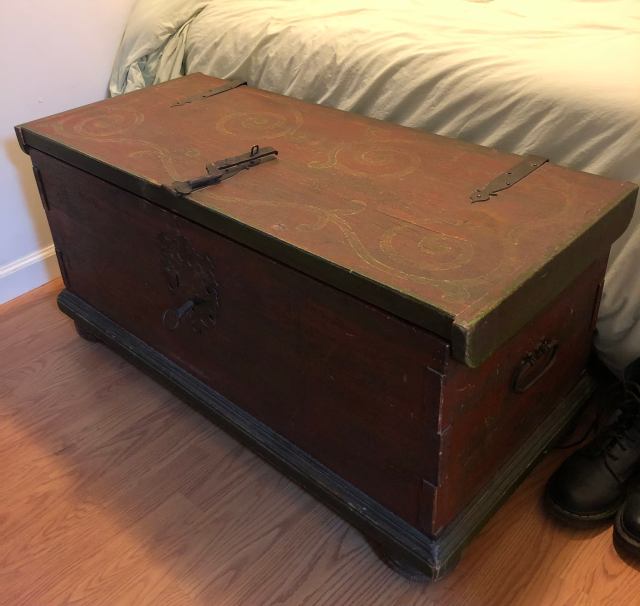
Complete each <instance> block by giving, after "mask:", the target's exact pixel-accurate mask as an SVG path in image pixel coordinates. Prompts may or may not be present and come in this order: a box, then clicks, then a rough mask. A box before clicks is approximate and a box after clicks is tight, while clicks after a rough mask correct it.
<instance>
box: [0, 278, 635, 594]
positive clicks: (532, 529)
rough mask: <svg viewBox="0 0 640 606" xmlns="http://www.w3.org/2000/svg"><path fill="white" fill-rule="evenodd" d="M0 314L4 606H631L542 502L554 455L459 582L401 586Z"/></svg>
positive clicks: (203, 436) (615, 567)
mask: <svg viewBox="0 0 640 606" xmlns="http://www.w3.org/2000/svg"><path fill="white" fill-rule="evenodd" d="M60 288H61V285H60V283H59V282H56V283H54V284H53V285H52V286H51V287H49V288H46V289H44V290H41V291H40V292H36V293H34V294H32V295H28V296H27V297H26V298H22V299H21V300H19V301H18V302H12V303H11V304H10V305H5V306H3V307H2V308H0V419H1V420H2V422H1V423H0V587H1V588H2V591H0V604H2V605H3V606H5V605H6V606H21V605H24V606H33V605H34V604H35V605H37V606H57V605H61V604H69V603H73V604H78V605H83V606H84V605H87V606H94V605H96V604H105V605H106V604H108V605H120V604H122V605H130V604H136V605H138V604H141V605H147V604H148V605H152V604H153V605H154V606H156V605H162V606H177V605H180V606H182V605H185V606H186V605H189V606H192V605H198V606H200V605H202V606H212V605H215V606H262V605H266V604H285V605H290V606H300V605H302V604H304V605H307V604H308V605H314V606H320V605H322V606H390V605H399V606H400V605H401V606H434V605H450V604H455V605H456V606H502V605H504V606H512V605H515V606H540V605H544V606H577V605H591V604H594V605H595V604H597V605H611V606H614V605H618V604H630V605H631V604H635V603H636V596H637V595H638V594H640V575H638V570H637V568H636V567H634V565H632V564H631V563H628V562H625V561H623V560H621V559H620V558H619V557H618V555H617V554H616V553H615V552H614V550H613V547H612V544H611V531H610V528H608V527H602V528H598V529H595V530H592V531H586V532H585V531H582V532H581V531H577V530H568V529H565V528H563V527H560V526H558V525H557V524H556V523H555V522H554V521H552V520H550V519H548V518H547V517H546V516H545V515H544V514H543V512H542V510H541V507H540V494H541V491H542V488H543V486H544V482H545V481H546V478H547V477H548V475H549V473H551V471H552V470H553V469H554V467H555V466H556V465H557V464H558V462H559V461H560V460H561V458H562V457H563V456H565V455H566V454H567V451H555V452H553V453H551V454H550V455H549V456H548V457H547V458H546V459H544V460H543V461H542V463H541V464H540V465H539V466H538V467H537V469H536V470H535V471H534V473H533V474H532V475H531V476H530V477H529V478H528V479H527V480H526V481H525V482H524V483H523V484H522V485H521V487H520V488H519V489H518V490H517V491H516V492H515V493H514V495H513V496H512V497H511V498H510V499H509V500H508V501H507V503H506V504H505V505H504V506H503V507H502V509H501V510H500V511H499V512H498V513H497V514H496V515H495V516H494V517H493V519H492V520H491V521H490V522H489V523H488V524H487V526H486V527H485V528H484V530H483V531H482V533H481V534H480V535H479V537H478V538H477V539H476V540H474V541H473V542H472V544H471V545H470V546H469V548H468V549H467V551H466V553H465V556H464V557H463V559H462V561H461V563H460V564H459V566H458V567H457V568H456V569H455V570H454V571H453V572H452V574H451V575H450V576H448V577H446V578H445V579H443V580H442V581H441V582H439V583H437V584H435V585H427V586H422V585H419V584H416V583H412V582H410V581H406V580H404V579H402V578H400V577H398V576H397V575H396V574H395V573H393V572H392V571H390V570H389V569H387V568H386V567H385V566H384V565H383V564H381V563H380V562H379V560H378V559H377V558H376V557H375V556H374V555H373V554H372V552H371V551H370V550H369V548H368V546H367V545H366V544H365V542H364V540H363V539H362V538H361V537H360V536H359V535H358V533H357V532H355V531H354V530H353V529H351V528H350V527H349V526H347V525H346V524H345V523H344V522H342V521H341V520H340V519H339V518H337V517H336V516H335V515H333V514H332V513H331V512H329V511H328V510H327V509H326V508H325V507H323V506H322V505H320V504H319V503H317V502H316V501H315V500H314V499H312V498H311V497H310V496H308V495H307V494H305V493H304V492H303V491H302V490H300V489H298V488H297V487H296V486H295V485H293V484H292V483H290V482H289V481H287V480H286V479H284V478H283V477H282V476H281V475H279V474H278V473H277V472H275V471H274V470H273V469H272V468H271V467H269V466H268V465H267V464H265V463H264V462H262V461H261V460H259V459H258V458H257V457H255V456H254V455H252V454H251V453H250V452H249V451H248V450H247V449H245V448H242V447H240V446H239V445H238V444H237V443H236V442H234V441H233V440H231V439H230V438H229V437H227V436H226V435H225V434H224V433H222V432H221V431H219V430H217V429H216V428H215V427H214V426H213V425H211V424H210V423H209V422H208V421H207V420H206V419H204V418H202V417H201V416H200V415H198V414H197V413H195V412H194V411H192V410H191V409H190V408H188V407H186V406H184V404H183V403H182V402H179V401H178V400H176V399H175V398H174V397H173V396H171V395H170V394H169V393H167V392H166V391H165V390H164V389H162V388H161V387H159V386H158V385H157V384H156V383H155V382H154V381H152V380H150V379H148V378H147V377H145V376H144V375H143V374H141V373H140V372H138V371H137V370H135V369H134V368H133V367H131V366H130V365H128V364H127V363H125V362H123V361H122V360H121V359H120V358H119V357H117V356H116V355H114V354H112V353H111V352H110V351H109V350H107V349H106V348H104V347H102V346H101V345H99V344H90V343H87V342H86V341H83V340H82V339H80V338H79V337H78V336H77V335H76V333H75V330H74V328H73V323H72V322H71V321H69V320H68V319H66V318H65V317H64V316H62V314H60V312H59V311H58V310H57V309H56V306H55V300H54V292H55V291H57V290H59V289H60Z"/></svg>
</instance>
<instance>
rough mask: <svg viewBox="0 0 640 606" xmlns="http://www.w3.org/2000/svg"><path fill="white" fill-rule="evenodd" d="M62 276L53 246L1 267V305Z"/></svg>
mask: <svg viewBox="0 0 640 606" xmlns="http://www.w3.org/2000/svg"><path fill="white" fill-rule="evenodd" d="M59 275H60V269H59V268H58V260H57V258H56V251H55V248H54V246H53V244H50V245H49V246H46V247H45V248H41V249H40V250H37V251H36V252H33V253H31V254H29V255H26V256H24V257H22V258H20V259H17V260H15V261H12V262H11V263H7V264H6V265H3V266H2V267H0V304H2V303H6V302H7V301H10V300H11V299H15V298H16V297H19V296H20V295H22V294H24V293H26V292H29V291H30V290H33V289H34V288H37V287H38V286H42V285H43V284H45V283H46V282H49V281H50V280H53V279H54V278H56V277H57V276H59Z"/></svg>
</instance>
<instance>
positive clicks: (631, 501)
mask: <svg viewBox="0 0 640 606" xmlns="http://www.w3.org/2000/svg"><path fill="white" fill-rule="evenodd" d="M613 540H614V543H615V545H616V547H617V548H618V549H621V550H623V551H624V552H626V553H628V554H630V555H632V556H635V557H636V558H640V482H634V483H633V486H632V487H631V488H630V489H629V492H628V494H627V498H626V499H625V501H624V504H623V505H622V507H621V508H620V509H619V510H618V515H617V516H616V522H615V524H614V526H613Z"/></svg>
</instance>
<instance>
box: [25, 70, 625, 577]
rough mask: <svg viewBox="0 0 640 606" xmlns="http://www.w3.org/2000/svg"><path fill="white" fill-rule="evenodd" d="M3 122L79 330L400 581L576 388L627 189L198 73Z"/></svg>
mask: <svg viewBox="0 0 640 606" xmlns="http://www.w3.org/2000/svg"><path fill="white" fill-rule="evenodd" d="M16 131H17V136H18V138H19V140H20V143H21V145H22V146H23V149H24V150H25V151H26V152H27V153H29V154H30V155H31V158H32V161H33V165H34V172H35V176H36V180H37V182H38V186H39V189H40V194H41V196H42V202H43V205H44V208H45V210H46V213H47V217H48V220H49V224H50V226H51V232H52V234H53V239H54V243H55V247H56V251H57V254H58V259H59V262H60V267H61V271H62V275H63V278H64V282H65V290H64V291H63V292H62V293H61V295H60V297H59V304H60V307H61V309H62V310H63V311H64V312H65V313H67V314H69V315H70V316H71V317H72V318H73V319H74V320H75V321H76V325H77V327H78V330H79V332H80V334H81V335H83V336H85V337H88V338H94V339H97V340H100V341H103V342H104V343H106V344H107V345H109V346H111V347H113V348H114V349H115V350H117V351H119V352H121V353H122V354H124V355H125V356H127V357H128V358H129V359H130V360H132V361H133V362H135V363H136V364H139V365H140V366H141V367H142V368H144V369H146V370H148V371H150V372H151V373H153V374H154V375H155V376H156V377H157V378H159V379H161V380H162V381H163V382H165V383H166V384H168V385H169V386H170V387H172V388H173V389H174V390H175V391H177V392H178V393H179V394H181V395H182V396H183V397H184V398H185V399H186V400H188V401H189V402H190V403H192V404H194V405H196V406H198V407H199V408H200V409H201V410H203V411H205V412H207V413H208V414H209V415H210V416H211V417H213V419H214V420H215V421H216V422H218V423H220V424H221V425H222V426H223V427H225V428H226V429H227V430H228V431H230V432H232V433H233V434H234V435H235V436H237V437H238V438H239V439H241V440H243V441H244V442H245V443H247V444H248V445H249V446H251V447H252V448H254V449H255V450H256V451H257V452H258V453H260V454H261V455H262V456H264V457H265V458H267V459H268V460H269V461H271V462H272V463H273V464H275V465H277V466H278V467H279V468H280V469H281V470H283V471H284V473H286V474H287V475H289V476H290V477H292V478H293V479H295V480H296V481H298V482H300V483H301V484H302V485H303V486H304V487H306V488H307V489H308V490H309V491H310V492H312V493H313V494H314V495H316V496H317V497H318V498H320V499H322V500H323V501H324V502H326V503H327V504H328V505H330V506H331V507H333V508H334V509H335V510H336V511H337V512H338V513H339V514H341V515H342V516H344V517H345V518H346V519H348V520H349V521H350V522H351V523H352V524H353V525H354V526H356V527H358V528H359V529H360V530H361V531H362V532H363V533H364V534H365V535H366V536H367V538H368V539H369V540H370V541H371V543H372V544H373V545H374V546H375V548H376V549H377V550H378V552H379V553H380V554H381V555H383V557H385V558H386V559H387V561H388V562H389V563H391V564H394V565H396V566H398V567H400V568H402V569H403V570H404V571H405V572H406V573H410V574H417V573H423V574H426V575H428V576H430V577H432V578H437V577H438V576H439V575H440V574H441V573H442V572H443V571H445V570H446V569H447V568H448V567H450V566H451V565H452V563H453V562H454V561H455V558H456V556H457V555H458V554H459V552H460V550H461V548H462V547H463V546H464V544H465V543H466V542H467V541H468V540H469V538H470V536H471V535H472V533H473V532H474V531H475V530H477V529H478V527H479V526H480V525H481V524H482V523H483V521H484V520H486V518H487V517H488V516H489V515H490V513H491V512H492V511H493V510H494V509H495V508H496V507H497V506H498V504H499V503H500V501H501V499H503V498H504V496H505V495H506V494H508V492H509V490H510V489H512V488H513V487H514V486H515V484H516V482H517V481H518V480H519V479H520V478H521V477H522V476H523V474H524V473H525V472H526V471H527V469H528V468H529V467H530V466H531V465H532V464H533V463H534V462H535V460H536V458H537V457H538V456H539V455H540V453H541V452H542V451H543V450H544V448H545V447H546V446H547V444H548V443H549V442H550V441H551V440H552V439H553V438H554V436H556V435H557V433H558V432H559V431H560V430H561V429H562V428H563V426H564V425H565V423H566V422H567V421H568V419H569V418H570V416H571V415H572V414H573V412H574V411H575V410H576V408H577V406H578V405H579V404H580V403H581V402H582V401H583V399H584V398H585V397H586V395H588V393H589V390H590V380H589V378H588V377H587V376H586V374H585V373H584V368H585V363H586V360H587V357H588V354H589V350H590V342H591V336H592V332H593V329H594V321H595V318H596V313H597V310H598V302H599V295H600V291H601V287H602V280H603V275H604V270H605V266H606V263H607V256H608V252H609V247H610V245H611V243H612V242H613V241H614V240H615V239H616V238H617V237H618V236H619V235H620V234H621V233H622V231H623V230H624V228H625V227H626V225H627V223H628V221H629V219H630V217H631V214H632V212H633V204H634V198H635V190H636V189H637V187H636V186H634V185H632V184H630V183H620V182H615V181H611V180H607V179H604V178H601V177H596V176H594V175H589V174H585V173H580V172H575V171H571V170H568V169H565V168H561V167H559V166H554V165H553V164H551V163H548V162H545V161H544V159H541V158H536V157H524V158H523V157H520V156H515V155H511V154H504V153H499V152H497V151H495V150H491V149H487V148H482V147H479V146H474V145H470V144H465V143H462V142H459V141H456V140H452V139H447V138H444V137H438V136H435V135H429V134H426V133H423V132H418V131H415V130H412V129H407V128H403V127H399V126H394V125H391V124H387V123H383V122H378V121H375V120H371V119H367V118H363V117H360V116H356V115H352V114H348V113H344V112H340V111H337V110H332V109H328V108H324V107H319V106H314V105H310V104H306V103H304V102H301V101H297V100H294V99H290V98H286V97H283V96H279V95H275V94H271V93H267V92H264V91H261V90H257V89H252V88H250V87H248V86H243V85H240V83H237V82H225V81H222V80H217V79H214V78H209V77H206V76H203V75H200V74H197V75H193V76H188V77H185V78H181V79H179V80H174V81H171V82H168V83H166V84H163V85H159V86H156V87H152V88H148V89H145V90H142V91H139V92H135V93H131V94H128V95H125V96H122V97H118V98H115V99H110V100H107V101H103V102H100V103H96V104H93V105H89V106H86V107H82V108H79V109H76V110H72V111H69V112H66V113H63V114H59V115H57V116H52V117H49V118H45V119H42V120H37V121H35V122H31V123H29V124H25V125H22V126H20V127H17V129H16ZM270 148H275V150H277V152H278V155H277V157H276V155H275V152H274V151H272V150H271V149H270ZM235 156H238V157H235ZM269 160H271V161H269ZM212 540H214V539H212Z"/></svg>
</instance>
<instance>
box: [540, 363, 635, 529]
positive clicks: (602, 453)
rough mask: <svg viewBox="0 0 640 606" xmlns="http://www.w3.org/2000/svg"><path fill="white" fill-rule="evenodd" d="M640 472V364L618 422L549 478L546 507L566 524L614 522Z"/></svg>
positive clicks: (629, 378)
mask: <svg viewBox="0 0 640 606" xmlns="http://www.w3.org/2000/svg"><path fill="white" fill-rule="evenodd" d="M639 469H640V359H638V360H636V361H635V362H633V363H632V364H630V365H629V366H628V367H627V369H626V370H625V373H624V380H623V383H622V393H621V394H620V404H619V406H618V412H617V415H616V417H615V420H614V421H613V422H612V423H611V424H610V425H609V426H607V427H606V428H605V429H604V430H603V431H602V432H601V433H600V434H599V435H598V436H597V437H596V438H595V439H594V440H593V441H592V442H591V443H590V444H588V445H587V446H584V447H583V448H581V449H579V450H577V451H576V452H574V453H573V454H572V455H571V456H569V457H568V458H567V459H566V460H565V461H564V463H562V465H561V466H560V467H559V468H558V469H557V470H556V472H555V473H554V474H553V475H552V476H551V478H549V481H548V483H547V489H546V495H545V496H546V499H545V500H546V503H547V505H548V506H549V509H550V510H551V511H552V512H553V513H554V514H556V515H557V516H559V517H560V518H562V519H563V520H565V521H567V522H571V523H574V524H578V525H581V526H588V525H591V524H594V523H598V522H600V521H602V520H606V519H609V518H612V517H613V516H614V515H615V514H616V513H617V511H618V509H619V508H620V506H621V505H622V503H623V501H624V498H625V494H626V489H627V485H628V483H629V481H630V480H631V479H632V478H633V476H634V475H635V474H637V472H638V470H639ZM639 499H640V497H639ZM638 502H639V504H640V501H638ZM637 511H638V512H640V507H639V508H638V509H637ZM638 522H640V519H639V520H638ZM638 528H640V525H639V527H638Z"/></svg>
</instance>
